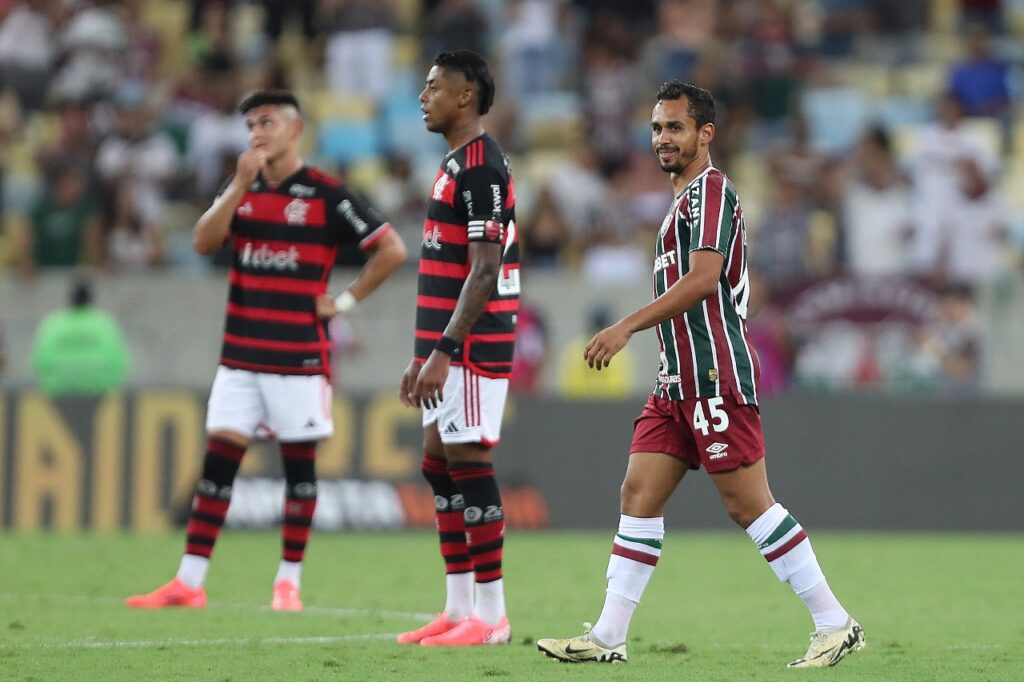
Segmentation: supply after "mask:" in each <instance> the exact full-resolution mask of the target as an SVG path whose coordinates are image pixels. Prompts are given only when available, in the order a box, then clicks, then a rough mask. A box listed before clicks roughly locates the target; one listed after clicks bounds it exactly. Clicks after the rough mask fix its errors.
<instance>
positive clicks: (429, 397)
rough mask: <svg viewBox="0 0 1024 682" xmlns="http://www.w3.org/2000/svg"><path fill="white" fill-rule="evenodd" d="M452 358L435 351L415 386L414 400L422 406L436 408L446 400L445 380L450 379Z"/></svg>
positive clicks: (413, 391)
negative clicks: (449, 372) (449, 370)
mask: <svg viewBox="0 0 1024 682" xmlns="http://www.w3.org/2000/svg"><path fill="white" fill-rule="evenodd" d="M451 361H452V359H451V358H450V357H448V356H447V355H445V354H444V353H441V352H440V351H434V352H433V353H431V354H430V357H429V358H427V364H425V365H423V368H422V369H421V370H420V373H419V376H418V377H416V384H415V386H414V387H413V390H412V394H413V398H412V399H413V402H415V403H416V404H417V405H420V406H421V407H428V408H431V409H432V408H435V407H437V406H438V405H440V404H441V401H442V400H444V382H445V380H447V379H448V367H449V365H450V364H451Z"/></svg>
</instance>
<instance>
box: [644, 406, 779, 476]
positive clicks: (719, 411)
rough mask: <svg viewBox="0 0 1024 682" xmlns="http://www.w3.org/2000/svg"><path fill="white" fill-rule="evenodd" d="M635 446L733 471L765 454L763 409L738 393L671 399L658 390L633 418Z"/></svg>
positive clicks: (694, 465) (713, 470)
mask: <svg viewBox="0 0 1024 682" xmlns="http://www.w3.org/2000/svg"><path fill="white" fill-rule="evenodd" d="M629 452H630V453H634V452H662V453H664V454H666V455H671V456H673V457H678V458H679V459H681V460H682V461H683V462H684V463H685V464H686V465H687V466H688V467H690V468H691V469H699V468H700V467H701V465H702V464H703V465H704V468H705V469H707V470H708V473H716V472H719V471H732V470H733V469H737V468H739V467H740V466H741V465H743V464H753V463H754V462H756V461H757V460H759V459H761V458H762V457H764V433H763V432H762V430H761V412H760V410H758V408H757V406H755V405H743V404H741V403H739V402H737V401H736V399H735V398H733V396H732V395H723V396H719V397H716V398H689V399H687V400H667V399H665V398H659V397H657V396H656V395H654V394H653V393H652V394H651V395H650V396H648V398H647V404H646V405H644V409H643V412H641V413H640V416H639V417H637V418H636V421H635V422H633V443H632V445H631V446H630V448H629Z"/></svg>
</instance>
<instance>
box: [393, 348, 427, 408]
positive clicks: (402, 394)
mask: <svg viewBox="0 0 1024 682" xmlns="http://www.w3.org/2000/svg"><path fill="white" fill-rule="evenodd" d="M421 367H423V365H421V364H420V363H418V362H416V360H415V359H413V361H412V362H410V363H409V366H408V367H406V368H405V371H404V372H402V383H401V384H400V385H399V387H398V399H399V400H401V401H402V404H403V405H405V406H406V407H417V404H416V402H415V401H414V400H413V389H414V388H415V387H416V377H418V376H419V374H420V368H421Z"/></svg>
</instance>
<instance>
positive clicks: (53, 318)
mask: <svg viewBox="0 0 1024 682" xmlns="http://www.w3.org/2000/svg"><path fill="white" fill-rule="evenodd" d="M130 364H131V359H130V355H129V352H128V348H127V347H126V346H125V342H124V338H123V337H122V334H121V328H120V326H119V325H118V323H117V320H116V319H114V317H113V316H111V315H110V314H109V313H106V312H104V311H102V310H99V309H98V308H96V307H95V306H93V301H92V287H91V285H90V284H89V283H88V282H87V281H84V280H83V281H78V282H76V283H75V284H74V285H73V286H72V289H71V296H70V301H69V305H68V307H67V308H66V309H64V310H59V311H56V312H53V313H50V314H49V315H47V316H46V317H44V318H43V321H42V323H41V324H40V325H39V330H38V331H37V333H36V339H35V343H34V344H33V346H32V372H33V374H34V376H35V380H36V383H37V384H38V386H39V390H40V391H42V392H43V394H45V395H46V396H47V397H50V398H55V397H59V396H70V395H73V396H100V395H103V394H105V393H109V392H111V391H116V390H119V389H120V388H121V387H122V386H123V385H124V382H125V379H126V378H127V376H128V371H129V367H130Z"/></svg>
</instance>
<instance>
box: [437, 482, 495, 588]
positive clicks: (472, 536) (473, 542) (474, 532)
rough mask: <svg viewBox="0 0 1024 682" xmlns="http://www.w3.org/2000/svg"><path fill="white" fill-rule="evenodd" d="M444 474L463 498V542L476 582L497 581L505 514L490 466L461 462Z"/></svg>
mask: <svg viewBox="0 0 1024 682" xmlns="http://www.w3.org/2000/svg"><path fill="white" fill-rule="evenodd" d="M448 471H449V473H450V474H451V477H452V480H453V481H454V482H455V485H457V486H458V487H459V490H461V491H462V496H463V498H464V499H465V503H466V511H465V519H466V539H467V541H468V545H469V556H470V559H471V560H472V562H473V572H474V573H475V574H476V582H478V583H487V582H491V581H493V580H498V579H500V578H501V555H502V547H503V545H504V539H505V512H504V509H502V506H501V493H499V492H498V482H497V481H496V480H495V478H494V467H493V466H492V465H490V464H487V463H483V462H462V463H459V464H454V465H453V464H449V468H448Z"/></svg>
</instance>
